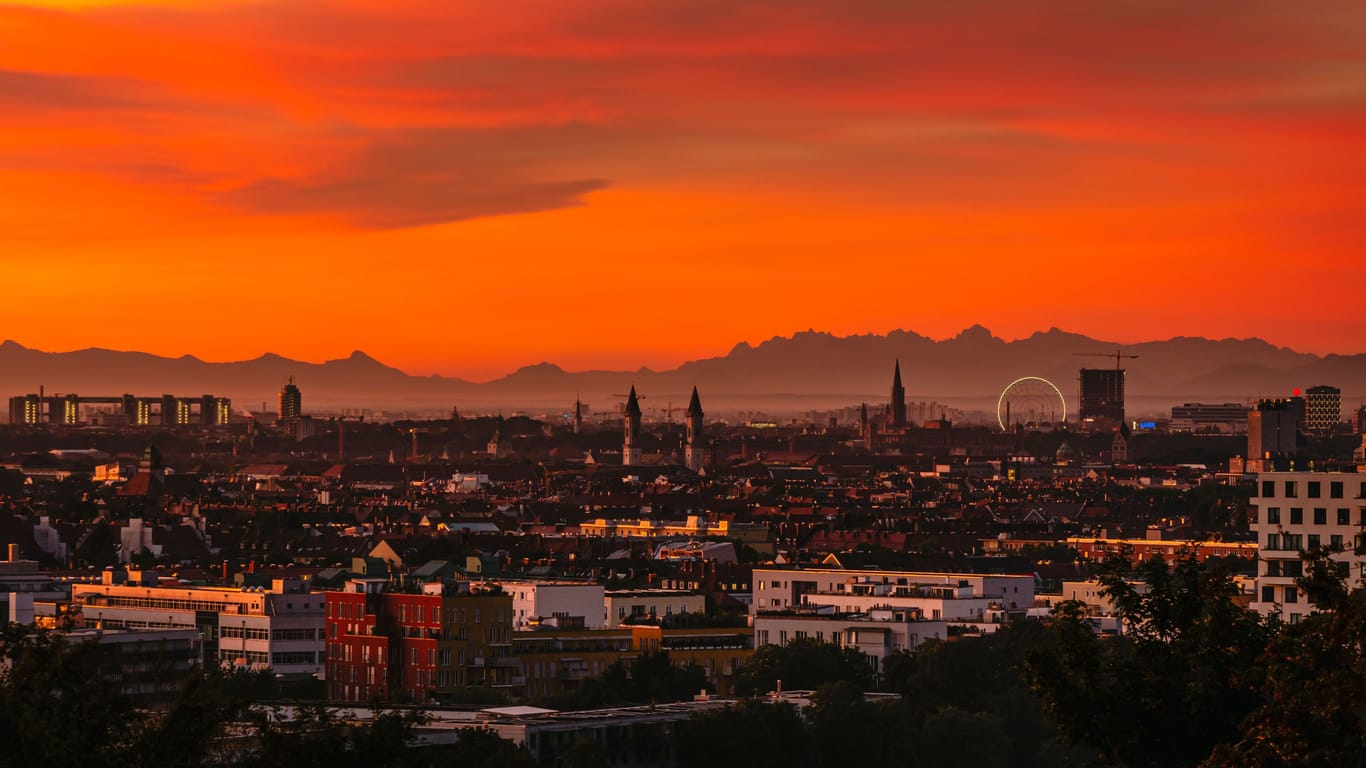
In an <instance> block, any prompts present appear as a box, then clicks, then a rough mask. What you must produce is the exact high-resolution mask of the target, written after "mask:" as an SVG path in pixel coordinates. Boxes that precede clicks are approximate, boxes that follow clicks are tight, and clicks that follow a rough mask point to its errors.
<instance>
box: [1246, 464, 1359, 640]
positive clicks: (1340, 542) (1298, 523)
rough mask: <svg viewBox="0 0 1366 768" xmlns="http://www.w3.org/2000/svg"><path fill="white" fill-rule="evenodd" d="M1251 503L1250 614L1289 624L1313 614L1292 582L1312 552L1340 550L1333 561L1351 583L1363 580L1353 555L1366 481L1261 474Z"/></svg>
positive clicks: (1342, 475) (1334, 475)
mask: <svg viewBox="0 0 1366 768" xmlns="http://www.w3.org/2000/svg"><path fill="white" fill-rule="evenodd" d="M1252 501H1253V504H1255V505H1256V507H1257V512H1256V516H1255V518H1254V522H1253V524H1252V530H1253V531H1254V532H1255V533H1256V534H1257V543H1258V545H1259V550H1258V556H1257V586H1256V589H1255V590H1254V594H1253V596H1252V608H1253V610H1256V611H1261V612H1262V613H1276V614H1279V615H1280V617H1281V618H1282V619H1283V620H1285V621H1288V622H1291V623H1294V622H1297V621H1299V620H1300V618H1301V617H1303V616H1304V615H1305V614H1307V613H1309V612H1310V611H1312V610H1313V606H1311V605H1310V604H1309V603H1308V602H1307V600H1306V598H1305V595H1304V594H1303V592H1302V591H1301V590H1300V589H1299V588H1298V587H1296V586H1295V579H1296V578H1298V577H1299V576H1300V575H1301V573H1302V572H1303V561H1301V560H1300V553H1301V552H1304V551H1307V550H1311V549H1313V548H1315V547H1320V546H1323V547H1329V546H1332V547H1337V546H1340V547H1342V548H1343V551H1342V552H1341V553H1339V554H1336V555H1333V559H1334V560H1337V561H1339V562H1342V563H1346V564H1347V568H1348V569H1349V573H1348V578H1349V580H1350V581H1352V582H1356V581H1357V580H1358V579H1360V578H1361V577H1363V576H1366V557H1363V556H1361V555H1357V554H1355V550H1356V546H1357V544H1358V537H1359V536H1360V535H1361V533H1362V526H1363V525H1366V475H1360V474H1355V473H1350V472H1262V473H1260V474H1258V475H1257V496H1256V497H1255V498H1253V500H1252Z"/></svg>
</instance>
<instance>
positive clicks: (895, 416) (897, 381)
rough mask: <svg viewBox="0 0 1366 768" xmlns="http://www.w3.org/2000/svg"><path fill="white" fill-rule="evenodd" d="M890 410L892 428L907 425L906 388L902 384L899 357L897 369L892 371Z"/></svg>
mask: <svg viewBox="0 0 1366 768" xmlns="http://www.w3.org/2000/svg"><path fill="white" fill-rule="evenodd" d="M888 410H889V411H890V413H888V416H890V417H891V422H892V424H891V426H892V429H901V428H903V427H905V426H906V388H905V387H903V386H901V358H897V360H896V369H895V371H894V372H893V373H892V402H891V405H890V406H889V407H888Z"/></svg>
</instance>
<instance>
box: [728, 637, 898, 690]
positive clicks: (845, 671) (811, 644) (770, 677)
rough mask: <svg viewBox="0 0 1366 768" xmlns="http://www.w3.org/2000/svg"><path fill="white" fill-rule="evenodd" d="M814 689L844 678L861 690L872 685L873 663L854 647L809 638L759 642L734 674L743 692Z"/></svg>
mask: <svg viewBox="0 0 1366 768" xmlns="http://www.w3.org/2000/svg"><path fill="white" fill-rule="evenodd" d="M779 680H781V681H782V686H783V688H784V689H785V690H789V691H795V690H815V689H816V688H819V687H821V686H822V685H825V684H827V683H834V682H839V681H845V682H849V683H853V684H854V685H855V686H857V687H858V688H859V689H860V690H868V689H871V688H872V687H873V663H872V661H871V660H870V659H869V658H868V657H867V656H866V655H864V654H863V653H862V652H860V651H859V650H858V649H855V648H841V647H839V646H838V645H835V644H834V643H823V642H821V641H819V640H814V639H812V638H799V639H797V640H793V641H792V642H790V643H788V644H787V645H761V646H759V648H758V649H756V650H755V651H754V655H752V656H750V657H749V660H748V661H746V662H745V665H744V666H743V667H741V668H740V671H739V673H738V674H737V675H736V678H735V687H736V690H737V691H738V692H739V693H740V694H742V695H752V694H760V693H766V692H768V691H772V690H776V689H777V687H778V681H779Z"/></svg>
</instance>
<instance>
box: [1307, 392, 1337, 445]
mask: <svg viewBox="0 0 1366 768" xmlns="http://www.w3.org/2000/svg"><path fill="white" fill-rule="evenodd" d="M1304 411H1305V413H1304V428H1305V429H1306V430H1308V431H1310V432H1313V433H1314V434H1319V435H1328V434H1332V433H1333V431H1334V430H1336V429H1337V428H1338V424H1339V423H1340V422H1341V421H1342V390H1340V389H1338V388H1337V387H1329V386H1317V387H1310V388H1309V389H1307V390H1305V392H1304Z"/></svg>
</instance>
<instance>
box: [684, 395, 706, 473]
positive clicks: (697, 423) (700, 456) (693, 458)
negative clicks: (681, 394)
mask: <svg viewBox="0 0 1366 768" xmlns="http://www.w3.org/2000/svg"><path fill="white" fill-rule="evenodd" d="M687 428H688V438H687V440H688V442H687V445H686V446H684V449H683V452H684V456H683V463H684V464H685V465H686V466H687V467H688V469H691V470H692V471H694V472H701V471H702V466H703V463H704V457H705V456H706V449H705V447H704V446H703V445H702V442H703V437H702V401H701V399H699V398H698V397H697V387H693V388H692V400H690V401H688V413H687Z"/></svg>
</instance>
